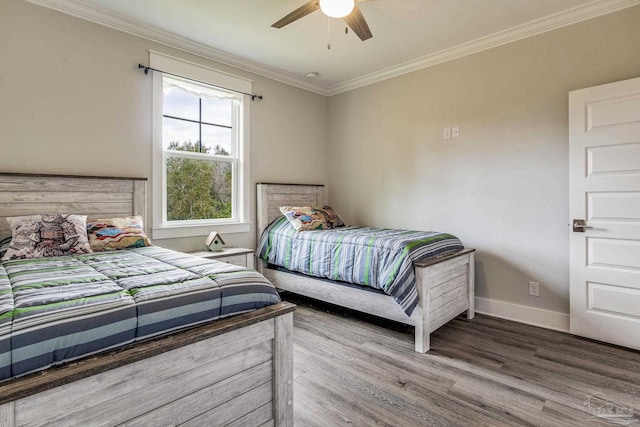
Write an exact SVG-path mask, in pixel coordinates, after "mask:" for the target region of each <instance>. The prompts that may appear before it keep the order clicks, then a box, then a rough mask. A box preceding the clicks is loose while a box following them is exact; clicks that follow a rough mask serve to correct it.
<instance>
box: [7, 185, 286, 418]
mask: <svg viewBox="0 0 640 427" xmlns="http://www.w3.org/2000/svg"><path fill="white" fill-rule="evenodd" d="M145 212H146V180H145V179H139V178H106V177H82V176H60V175H55V176H54V175H32V174H9V173H0V237H2V236H5V235H8V234H11V232H10V230H9V227H8V224H7V221H6V217H8V216H17V215H28V214H36V213H76V214H86V215H88V217H89V219H97V218H105V217H116V216H125V215H132V214H134V215H141V216H142V217H143V218H144V219H145V220H146V214H145ZM145 223H146V221H145ZM294 310H295V306H294V305H293V304H289V303H286V302H284V303H279V304H275V305H272V306H268V307H265V308H262V309H259V310H254V311H252V312H249V313H245V314H240V315H237V316H232V317H229V318H226V319H222V320H217V321H212V322H209V323H207V324H204V325H202V326H198V327H195V328H191V329H188V330H184V331H181V332H177V333H174V334H171V335H168V336H164V337H160V338H156V339H152V340H149V341H144V342H139V343H136V344H131V345H128V346H125V347H123V348H122V349H118V350H115V351H110V352H108V353H104V354H101V355H97V356H90V357H87V358H84V359H80V360H78V361H74V362H71V363H67V364H64V365H62V366H60V367H56V368H50V369H47V370H44V371H41V372H37V373H35V374H31V375H27V376H25V377H21V378H17V379H13V380H9V381H4V382H2V383H0V426H2V427H4V426H7V427H13V426H26V425H29V426H34V425H47V426H54V425H60V426H75V425H78V426H87V425H91V426H113V425H121V424H126V425H177V424H181V425H182V423H184V425H211V426H213V425H228V426H274V425H275V426H292V425H293V405H292V401H293V384H292V382H293V365H292V359H293V348H292V331H293V311H294Z"/></svg>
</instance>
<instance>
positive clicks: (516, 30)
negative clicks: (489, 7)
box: [26, 0, 640, 96]
mask: <svg viewBox="0 0 640 427" xmlns="http://www.w3.org/2000/svg"><path fill="white" fill-rule="evenodd" d="M26 1H28V2H30V3H33V4H37V5H40V6H44V7H47V8H49V9H53V10H56V11H58V12H62V13H66V14H68V15H71V16H75V17H77V18H80V19H84V20H86V21H91V22H94V23H97V24H100V25H104V26H106V27H109V28H113V29H115V30H119V31H123V32H125V33H128V34H132V35H134V36H138V37H142V38H145V39H147V40H151V41H153V42H157V43H160V44H163V45H166V46H169V47H173V48H177V49H180V50H182V51H184V52H188V53H191V54H194V55H197V56H200V57H203V58H205V59H209V60H213V61H216V62H219V63H222V64H224V65H228V66H231V67H235V68H238V69H241V70H244V71H247V72H250V73H254V74H257V75H259V76H262V77H267V78H269V79H272V80H276V81H279V82H281V83H285V84H287V85H290V86H294V87H297V88H300V89H304V90H308V91H310V92H314V93H317V94H320V95H324V96H332V95H337V94H339V93H343V92H347V91H350V90H353V89H357V88H360V87H363V86H368V85H370V84H373V83H378V82H381V81H383V80H387V79H391V78H393V77H397V76H401V75H403V74H407V73H411V72H413V71H418V70H422V69H424V68H428V67H432V66H434V65H437V64H441V63H443V62H447V61H451V60H454V59H458V58H461V57H463V56H467V55H472V54H474V53H478V52H482V51H483V50H487V49H491V48H494V47H497V46H502V45H504V44H507V43H511V42H515V41H518V40H521V39H524V38H527V37H531V36H535V35H537V34H542V33H545V32H547V31H551V30H555V29H558V28H561V27H565V26H568V25H572V24H575V23H578V22H581V21H586V20H588V19H592V18H596V17H598V16H602V15H607V14H609V13H613V12H617V11H619V10H622V9H626V8H629V7H633V6H636V5H639V4H640V0H594V1H592V2H590V3H587V4H585V5H583V6H578V7H575V8H573V9H569V10H566V11H564V12H559V13H556V14H554V15H550V16H547V17H544V18H540V19H537V20H534V21H531V22H528V23H526V24H522V25H518V26H516V27H512V28H509V29H507V30H503V31H500V32H497V33H494V34H490V35H488V36H485V37H481V38H479V39H476V40H472V41H470V42H467V43H463V44H460V45H457V46H453V47H451V48H448V49H443V50H440V51H438V52H434V53H432V54H429V55H425V56H423V57H420V58H417V59H414V60H411V61H408V62H404V63H402V64H398V65H395V66H392V67H388V68H385V69H382V70H379V71H375V72H373V73H369V74H366V75H363V76H360V77H356V78H354V79H350V80H347V81H345V82H342V83H338V84H336V85H333V86H330V87H325V86H320V85H317V84H312V83H310V82H309V81H307V80H304V79H302V78H300V77H298V76H296V75H294V74H292V73H290V72H287V71H285V70H282V69H279V68H275V67H270V66H267V65H264V64H261V63H258V62H255V61H251V60H248V59H246V58H242V57H240V56H236V55H233V54H231V53H229V52H225V51H222V50H219V49H215V48H213V47H211V46H207V45H204V44H202V43H198V42H195V41H193V40H190V39H187V38H185V37H181V36H179V35H177V34H173V33H169V32H166V31H161V30H158V29H157V28H155V27H153V26H150V25H147V24H144V23H142V22H139V21H136V20H132V19H129V18H125V17H123V16H121V15H117V14H114V13H111V12H108V11H104V10H102V9H98V8H96V7H94V6H91V5H88V4H86V3H83V2H81V1H80V0H26Z"/></svg>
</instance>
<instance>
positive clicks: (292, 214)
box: [280, 206, 344, 231]
mask: <svg viewBox="0 0 640 427" xmlns="http://www.w3.org/2000/svg"><path fill="white" fill-rule="evenodd" d="M280 212H282V214H283V215H284V216H285V217H286V218H287V219H288V220H289V222H290V223H291V225H292V226H293V228H295V229H296V230H297V231H305V230H330V229H332V228H337V227H344V222H342V220H341V219H340V218H339V217H338V215H336V213H335V212H334V211H333V209H332V208H331V207H330V206H281V207H280Z"/></svg>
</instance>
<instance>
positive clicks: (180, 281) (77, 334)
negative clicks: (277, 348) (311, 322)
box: [0, 246, 280, 380]
mask: <svg viewBox="0 0 640 427" xmlns="http://www.w3.org/2000/svg"><path fill="white" fill-rule="evenodd" d="M277 302H280V298H279V296H278V294H277V292H276V291H275V288H274V287H273V285H272V284H271V283H269V282H268V281H267V280H266V279H265V278H264V277H263V276H262V275H261V274H259V273H257V272H255V271H251V270H247V269H245V268H242V267H238V266H235V265H230V264H225V263H221V262H216V261H211V260H208V259H204V258H198V257H194V256H191V255H187V254H183V253H179V252H174V251H171V250H168V249H163V248H159V247H156V246H149V247H144V248H137V249H131V250H124V251H115V252H99V253H91V254H83V255H77V256H66V257H52V258H39V259H31V260H17V261H4V262H2V264H1V265H0V380H1V379H6V378H10V377H15V376H20V375H24V374H27V373H30V372H33V371H36V370H40V369H44V368H47V367H49V366H52V365H57V364H60V363H63V362H65V361H69V360H73V359H76V358H79V357H83V356H87V355H90V354H93V353H97V352H101V351H105V350H108V349H110V348H114V347H118V346H122V345H124V344H127V343H131V342H134V341H137V340H141V339H145V338H149V337H152V336H156V335H160V334H164V333H167V332H171V331H174V330H176V329H180V328H185V327H189V326H193V325H197V324H199V323H203V322H206V321H210V320H214V319H219V318H222V317H226V316H230V315H233V314H239V313H243V312H246V311H250V310H254V309H257V308H261V307H264V306H267V305H271V304H275V303H277Z"/></svg>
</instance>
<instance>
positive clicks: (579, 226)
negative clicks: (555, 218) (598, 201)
mask: <svg viewBox="0 0 640 427" xmlns="http://www.w3.org/2000/svg"><path fill="white" fill-rule="evenodd" d="M588 228H593V226H591V225H587V221H585V220H584V219H574V220H573V232H574V233H584V232H585V230H587V229H588Z"/></svg>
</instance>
